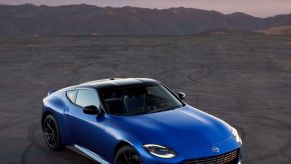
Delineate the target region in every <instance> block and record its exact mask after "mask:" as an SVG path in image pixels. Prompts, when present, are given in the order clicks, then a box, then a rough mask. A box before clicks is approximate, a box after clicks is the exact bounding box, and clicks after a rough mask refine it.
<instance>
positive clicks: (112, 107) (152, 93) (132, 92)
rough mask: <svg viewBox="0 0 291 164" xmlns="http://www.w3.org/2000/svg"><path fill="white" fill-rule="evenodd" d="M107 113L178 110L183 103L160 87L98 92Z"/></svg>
mask: <svg viewBox="0 0 291 164" xmlns="http://www.w3.org/2000/svg"><path fill="white" fill-rule="evenodd" d="M100 95H101V98H102V99H103V101H104V104H105V105H106V107H107V109H108V112H109V113H110V114H114V115H137V114H145V113H153V112H162V111H166V110H172V109H176V108H180V107H182V106H183V103H182V102H181V101H180V100H178V99H177V98H176V97H175V96H174V95H173V94H172V93H171V92H169V90H167V89H166V88H165V87H164V86H162V85H145V86H128V87H123V88H115V89H108V90H107V89H105V90H101V91H100Z"/></svg>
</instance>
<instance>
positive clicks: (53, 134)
mask: <svg viewBox="0 0 291 164" xmlns="http://www.w3.org/2000/svg"><path fill="white" fill-rule="evenodd" d="M42 127H43V133H44V137H45V141H46V143H47V145H48V147H49V148H50V149H52V150H62V149H63V148H64V146H63V145H62V144H61V135H60V129H59V126H58V123H57V121H56V119H55V118H54V116H52V115H50V114H49V115H47V116H46V117H45V119H44V121H43V126H42Z"/></svg>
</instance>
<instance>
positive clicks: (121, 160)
mask: <svg viewBox="0 0 291 164" xmlns="http://www.w3.org/2000/svg"><path fill="white" fill-rule="evenodd" d="M114 163H115V164H141V163H142V160H141V158H140V155H139V153H138V152H137V151H136V150H135V149H134V148H133V147H132V146H129V145H126V146H123V147H121V148H120V149H119V150H118V151H117V153H116V155H115V158H114Z"/></svg>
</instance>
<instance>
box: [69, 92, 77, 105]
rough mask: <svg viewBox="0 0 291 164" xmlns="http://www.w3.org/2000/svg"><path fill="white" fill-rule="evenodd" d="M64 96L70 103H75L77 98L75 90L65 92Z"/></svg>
mask: <svg viewBox="0 0 291 164" xmlns="http://www.w3.org/2000/svg"><path fill="white" fill-rule="evenodd" d="M66 95H67V98H68V99H69V100H70V101H71V102H73V103H75V101H76V96H77V91H76V90H71V91H67V92H66Z"/></svg>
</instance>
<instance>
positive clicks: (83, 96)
mask: <svg viewBox="0 0 291 164" xmlns="http://www.w3.org/2000/svg"><path fill="white" fill-rule="evenodd" d="M76 104H77V105H80V106H81V107H86V106H91V105H94V106H96V107H98V108H99V106H100V101H99V99H98V95H97V92H96V91H94V90H87V89H80V90H79V91H78V95H77V99H76Z"/></svg>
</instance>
